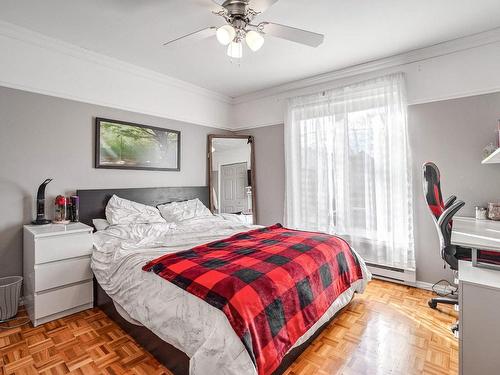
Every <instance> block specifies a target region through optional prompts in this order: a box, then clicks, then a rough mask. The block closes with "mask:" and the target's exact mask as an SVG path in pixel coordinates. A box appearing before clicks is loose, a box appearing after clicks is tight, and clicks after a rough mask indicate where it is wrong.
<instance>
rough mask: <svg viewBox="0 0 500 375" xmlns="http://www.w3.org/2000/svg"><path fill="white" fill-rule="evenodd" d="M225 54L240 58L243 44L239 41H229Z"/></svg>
mask: <svg viewBox="0 0 500 375" xmlns="http://www.w3.org/2000/svg"><path fill="white" fill-rule="evenodd" d="M227 55H228V56H229V57H231V58H233V59H241V58H242V57H243V44H241V42H231V43H230V44H229V45H228V46H227Z"/></svg>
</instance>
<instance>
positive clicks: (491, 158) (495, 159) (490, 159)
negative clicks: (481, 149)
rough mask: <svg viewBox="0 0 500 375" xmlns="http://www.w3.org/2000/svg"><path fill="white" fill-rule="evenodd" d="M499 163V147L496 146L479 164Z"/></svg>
mask: <svg viewBox="0 0 500 375" xmlns="http://www.w3.org/2000/svg"><path fill="white" fill-rule="evenodd" d="M499 163H500V147H499V148H497V149H496V150H495V151H493V153H492V154H491V155H490V156H488V157H486V158H484V159H483V161H482V162H481V164H499Z"/></svg>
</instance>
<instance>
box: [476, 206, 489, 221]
mask: <svg viewBox="0 0 500 375" xmlns="http://www.w3.org/2000/svg"><path fill="white" fill-rule="evenodd" d="M487 212H488V210H487V209H486V207H479V206H477V207H476V220H486V219H488V216H487Z"/></svg>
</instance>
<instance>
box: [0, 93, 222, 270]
mask: <svg viewBox="0 0 500 375" xmlns="http://www.w3.org/2000/svg"><path fill="white" fill-rule="evenodd" d="M96 116H98V117H107V118H112V119H118V120H126V121H131V122H138V123H143V124H148V125H154V126H159V127H164V128H170V129H176V130H180V131H181V142H182V144H181V151H182V155H181V171H180V172H156V171H122V170H106V169H95V168H93V160H94V154H93V150H94V117H96ZM209 133H227V132H224V131H220V130H217V129H213V128H208V127H203V126H197V125H192V124H186V123H181V122H177V121H171V120H166V119H162V118H157V117H152V116H146V115H141V114H137V113H132V112H126V111H121V110H115V109H111V108H106V107H100V106H95V105H91V104H84V103H80V102H75V101H71V100H65V99H59V98H54V97H50V96H45V95H39V94H33V93H28V92H24V91H19V90H13V89H8V88H3V87H0V210H1V215H0V277H2V276H5V275H13V274H21V273H22V224H24V223H28V222H29V221H30V220H31V219H32V217H33V211H34V197H35V196H36V190H37V188H38V185H39V184H40V183H41V182H42V181H43V180H44V179H45V178H47V177H52V178H54V181H52V182H51V183H50V184H49V185H48V187H47V198H49V199H48V202H50V201H51V198H53V197H54V196H55V195H57V194H60V193H61V194H70V193H72V192H74V191H75V190H76V189H79V188H82V189H85V188H110V187H111V188H120V187H153V186H203V185H206V183H207V181H206V156H205V155H206V154H205V152H203V150H206V142H207V134H209ZM52 211H53V207H52V205H51V204H48V207H47V213H49V214H51V215H52Z"/></svg>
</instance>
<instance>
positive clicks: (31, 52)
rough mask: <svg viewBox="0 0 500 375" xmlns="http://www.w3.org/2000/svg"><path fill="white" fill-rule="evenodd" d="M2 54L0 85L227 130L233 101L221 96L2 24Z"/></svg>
mask: <svg viewBox="0 0 500 375" xmlns="http://www.w3.org/2000/svg"><path fill="white" fill-rule="evenodd" d="M0 51H2V53H1V58H0V86H5V87H11V88H17V89H21V90H26V91H32V92H36V93H41V94H47V95H52V96H57V97H62V98H67V99H73V100H78V101H81V102H86V103H92V104H97V105H103V106H107V107H113V108H119V109H124V110H128V111H133V112H139V113H145V114H149V115H154V116H158V117H163V118H169V119H172V120H178V121H184V122H190V123H194V124H200V125H206V126H212V127H216V128H228V127H230V120H229V112H230V110H231V101H230V98H228V97H225V96H224V95H221V94H218V93H215V92H212V91H209V90H206V89H203V88H200V87H197V86H195V85H192V84H189V83H186V82H183V81H180V80H176V79H173V78H171V77H167V76H165V75H162V74H159V73H156V72H153V71H151V70H148V69H143V68H139V67H137V66H134V65H132V64H128V63H124V62H122V61H119V60H116V59H113V58H110V57H107V56H105V55H102V54H98V53H94V52H91V51H88V50H85V49H83V48H79V47H76V46H74V45H71V44H68V43H65V42H62V41H58V40H56V39H53V38H49V37H46V36H43V35H41V34H38V33H35V32H32V31H29V30H26V29H24V28H20V27H18V26H14V25H12V24H8V23H5V22H0ZM193 108H196V110H195V111H194V110H193Z"/></svg>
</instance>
